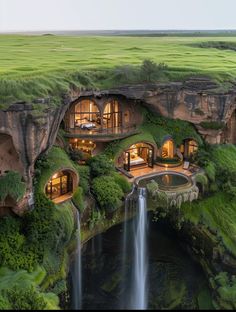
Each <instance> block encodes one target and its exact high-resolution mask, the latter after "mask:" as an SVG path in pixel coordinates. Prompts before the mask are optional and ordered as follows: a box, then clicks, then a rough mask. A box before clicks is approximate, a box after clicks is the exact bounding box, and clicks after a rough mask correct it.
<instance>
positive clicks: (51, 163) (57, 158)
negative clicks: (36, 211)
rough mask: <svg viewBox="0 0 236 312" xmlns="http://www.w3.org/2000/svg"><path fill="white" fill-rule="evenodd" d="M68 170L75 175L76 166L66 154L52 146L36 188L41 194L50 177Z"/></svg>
mask: <svg viewBox="0 0 236 312" xmlns="http://www.w3.org/2000/svg"><path fill="white" fill-rule="evenodd" d="M64 169H70V170H73V171H74V172H75V173H77V169H76V165H75V164H74V163H73V161H72V160H71V159H70V158H69V156H68V155H67V153H66V152H65V151H64V150H63V149H61V148H60V147H56V146H53V147H52V148H51V149H50V151H49V152H48V155H47V165H46V166H45V167H44V168H43V169H41V175H40V177H39V180H38V183H37V187H38V188H39V190H40V191H41V192H43V191H44V187H45V185H46V183H47V182H48V180H49V179H50V178H51V176H52V175H53V174H54V173H55V172H58V171H61V170H64Z"/></svg>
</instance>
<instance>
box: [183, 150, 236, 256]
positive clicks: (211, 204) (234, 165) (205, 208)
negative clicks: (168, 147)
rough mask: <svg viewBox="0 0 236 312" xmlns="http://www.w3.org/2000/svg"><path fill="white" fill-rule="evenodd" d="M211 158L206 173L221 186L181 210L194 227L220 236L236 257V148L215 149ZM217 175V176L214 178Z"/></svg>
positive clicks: (186, 204)
mask: <svg viewBox="0 0 236 312" xmlns="http://www.w3.org/2000/svg"><path fill="white" fill-rule="evenodd" d="M208 158H209V162H210V165H209V163H208V165H207V167H206V168H208V170H207V171H206V172H207V174H208V176H209V177H210V178H211V179H210V180H211V181H212V182H213V183H216V184H217V188H216V190H215V192H214V193H211V194H209V196H207V197H206V198H204V199H202V200H199V201H197V202H193V203H185V204H184V205H183V206H182V208H181V210H182V212H183V215H184V218H185V219H187V220H190V221H192V222H193V223H194V224H198V223H199V222H202V223H203V224H205V225H206V226H207V227H209V228H210V229H211V230H213V231H214V232H217V233H218V236H219V237H221V238H222V240H223V243H224V245H225V246H226V247H227V248H228V249H229V250H230V251H231V252H232V253H233V254H234V255H236V192H235V190H236V188H235V178H234V177H235V172H236V146H234V145H219V146H215V147H213V148H212V149H211V151H210V155H208ZM209 167H210V168H211V169H209ZM213 172H215V173H216V174H211V173H213ZM214 176H215V177H214ZM214 179H215V182H214ZM229 181H230V184H229Z"/></svg>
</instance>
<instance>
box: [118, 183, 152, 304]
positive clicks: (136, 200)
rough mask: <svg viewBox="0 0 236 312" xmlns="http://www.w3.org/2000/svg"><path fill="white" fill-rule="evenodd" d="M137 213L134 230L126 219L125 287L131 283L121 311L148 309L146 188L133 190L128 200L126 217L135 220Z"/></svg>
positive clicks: (124, 250) (124, 248) (124, 246)
mask: <svg viewBox="0 0 236 312" xmlns="http://www.w3.org/2000/svg"><path fill="white" fill-rule="evenodd" d="M130 214H131V215H130ZM135 214H136V217H135V219H134V220H133V221H132V224H133V226H132V228H131V229H129V228H128V224H129V225H130V223H128V222H127V220H126V222H125V223H124V229H123V233H124V235H123V263H122V266H123V280H124V284H126V283H127V284H129V287H128V288H129V292H128V293H125V294H124V296H123V300H122V301H123V307H122V308H126V309H127V308H128V309H137V310H141V309H146V308H147V270H148V257H147V243H146V240H147V209H146V189H145V188H138V189H137V188H135V187H134V188H133V190H132V193H130V194H129V195H128V196H127V198H126V205H125V217H126V218H127V217H128V215H130V216H131V217H132V216H134V215H135ZM130 243H131V244H130ZM130 259H132V260H131V261H132V272H128V271H127V262H129V261H130ZM127 279H128V280H127ZM126 286H127V285H126Z"/></svg>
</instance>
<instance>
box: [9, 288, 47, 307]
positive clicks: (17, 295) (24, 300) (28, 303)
mask: <svg viewBox="0 0 236 312" xmlns="http://www.w3.org/2000/svg"><path fill="white" fill-rule="evenodd" d="M5 295H6V297H7V298H8V300H9V302H10V303H11V307H12V309H13V310H44V309H45V308H46V305H47V304H46V301H45V300H44V297H43V295H42V294H40V293H39V292H38V291H36V289H35V288H33V287H32V286H31V287H28V288H21V287H17V286H15V287H12V288H11V289H8V290H7V291H6V294H5Z"/></svg>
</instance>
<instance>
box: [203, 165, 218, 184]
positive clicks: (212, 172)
mask: <svg viewBox="0 0 236 312" xmlns="http://www.w3.org/2000/svg"><path fill="white" fill-rule="evenodd" d="M204 169H205V172H206V175H207V177H208V178H209V180H210V181H211V182H215V178H216V168H215V164H214V163H213V162H212V161H209V162H208V163H207V165H206V166H205V168H204Z"/></svg>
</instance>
